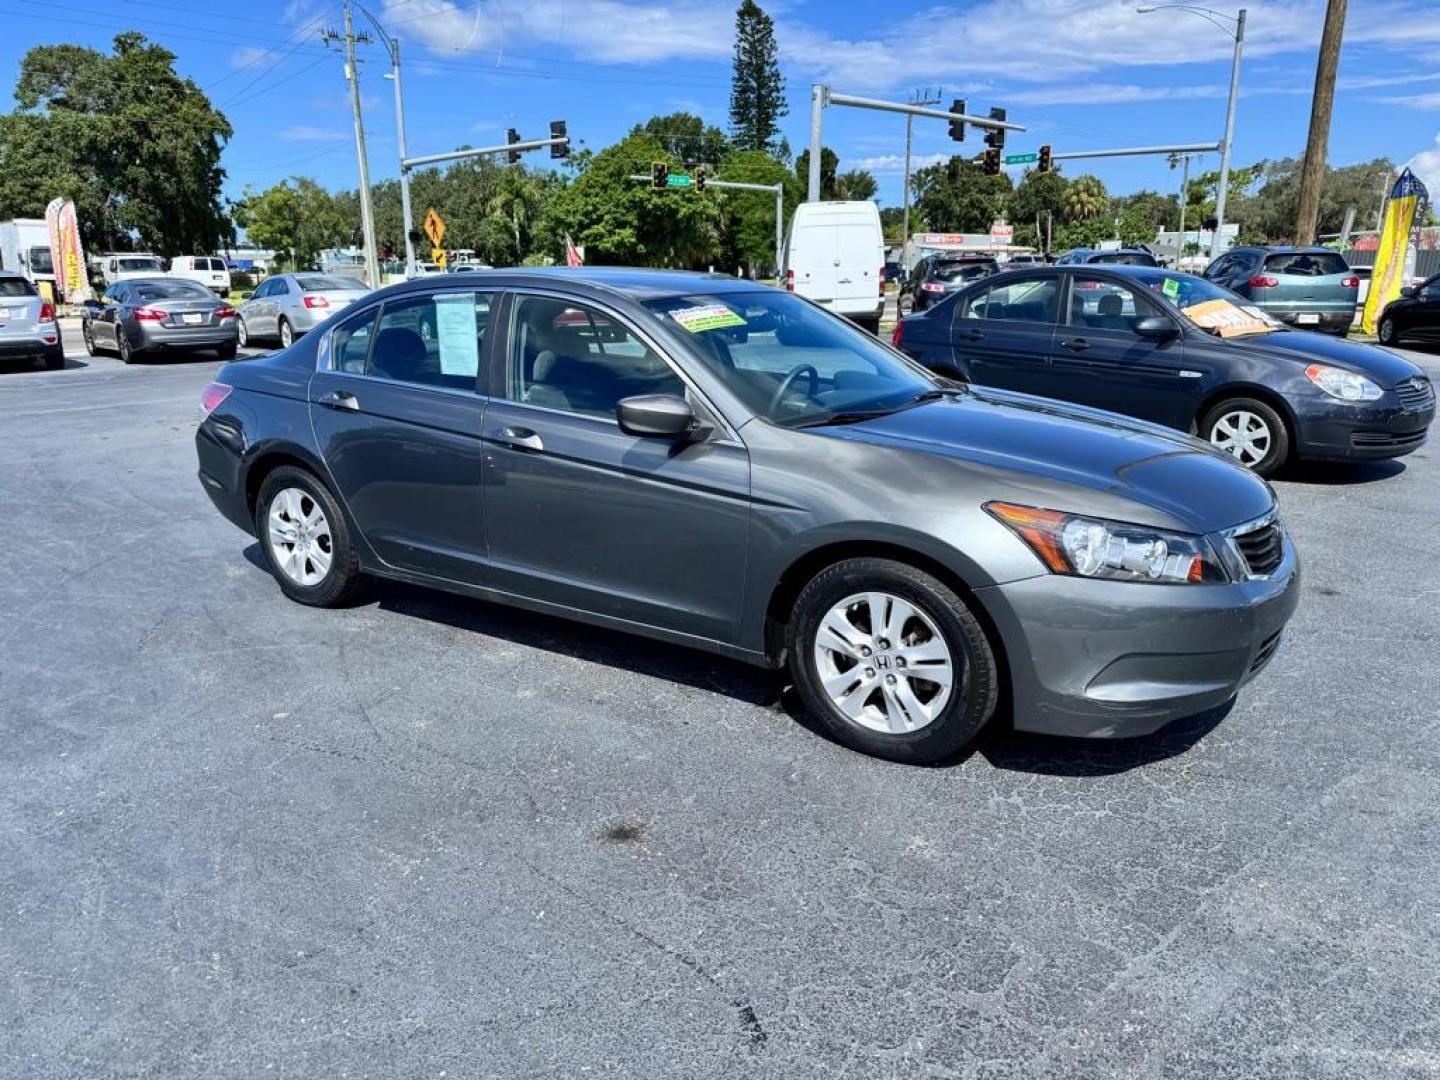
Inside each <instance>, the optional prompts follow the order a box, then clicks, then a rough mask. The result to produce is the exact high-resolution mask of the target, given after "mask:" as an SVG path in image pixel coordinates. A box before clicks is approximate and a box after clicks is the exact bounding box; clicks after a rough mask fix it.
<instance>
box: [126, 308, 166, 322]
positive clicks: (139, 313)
mask: <svg viewBox="0 0 1440 1080" xmlns="http://www.w3.org/2000/svg"><path fill="white" fill-rule="evenodd" d="M134 314H135V319H136V321H137V322H159V321H160V320H161V319H164V318H167V317H168V316H169V314H170V313H169V312H168V311H165V310H163V309H161V308H155V307H137V308H136V309H135V313H134Z"/></svg>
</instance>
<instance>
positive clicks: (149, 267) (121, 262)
mask: <svg viewBox="0 0 1440 1080" xmlns="http://www.w3.org/2000/svg"><path fill="white" fill-rule="evenodd" d="M116 265H117V266H118V267H119V268H120V273H122V274H152V273H153V274H160V273H164V271H165V268H164V267H163V266H161V265H160V260H159V259H118V260H116Z"/></svg>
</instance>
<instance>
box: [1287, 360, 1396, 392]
mask: <svg viewBox="0 0 1440 1080" xmlns="http://www.w3.org/2000/svg"><path fill="white" fill-rule="evenodd" d="M1305 377H1306V378H1307V379H1309V380H1310V381H1311V382H1313V383H1314V384H1315V385H1316V386H1318V387H1319V388H1320V389H1321V390H1324V391H1325V393H1327V394H1329V395H1330V396H1331V397H1333V398H1339V399H1340V400H1341V401H1374V400H1375V399H1376V398H1378V397H1379V396H1380V395H1381V394H1382V393H1384V391H1382V390H1381V389H1380V387H1379V386H1377V385H1376V384H1375V383H1373V382H1371V381H1370V380H1369V379H1367V378H1366V377H1365V376H1364V375H1361V374H1359V373H1358V372H1354V371H1346V370H1345V369H1344V368H1338V367H1327V366H1326V365H1325V364H1311V365H1310V366H1309V367H1307V368H1306V369H1305Z"/></svg>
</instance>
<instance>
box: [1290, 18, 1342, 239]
mask: <svg viewBox="0 0 1440 1080" xmlns="http://www.w3.org/2000/svg"><path fill="white" fill-rule="evenodd" d="M1345 6H1346V0H1329V3H1328V4H1327V5H1326V7H1325V28H1324V29H1323V30H1322V31H1321V32H1320V58H1319V60H1318V61H1317V62H1316V64H1315V94H1314V96H1313V97H1312V98H1311V99H1310V137H1309V138H1308V139H1306V140H1305V164H1304V165H1303V166H1302V167H1301V169H1300V212H1299V213H1298V214H1297V215H1296V219H1295V243H1297V244H1313V243H1314V242H1315V229H1316V227H1317V225H1318V223H1319V220H1320V187H1321V185H1322V184H1323V183H1324V182H1325V147H1326V144H1327V143H1328V142H1329V139H1330V112H1331V109H1332V108H1333V106H1334V104H1335V69H1336V68H1338V67H1339V66H1340V39H1341V38H1342V37H1344V36H1345Z"/></svg>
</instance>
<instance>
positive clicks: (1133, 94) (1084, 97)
mask: <svg viewBox="0 0 1440 1080" xmlns="http://www.w3.org/2000/svg"><path fill="white" fill-rule="evenodd" d="M1229 92H1230V88H1229V87H1228V86H1220V85H1219V84H1215V85H1209V86H1206V85H1202V86H1136V85H1133V84H1129V83H1080V84H1078V85H1077V84H1066V85H1063V86H1056V87H1051V88H1049V89H1045V90H1018V91H1012V92H1010V93H1007V94H1006V95H1005V100H1006V101H1013V102H1015V103H1016V104H1017V105H1128V104H1132V103H1134V102H1137V101H1142V102H1143V101H1173V100H1177V99H1184V98H1217V97H1224V96H1225V95H1226V94H1227V93H1229Z"/></svg>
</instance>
